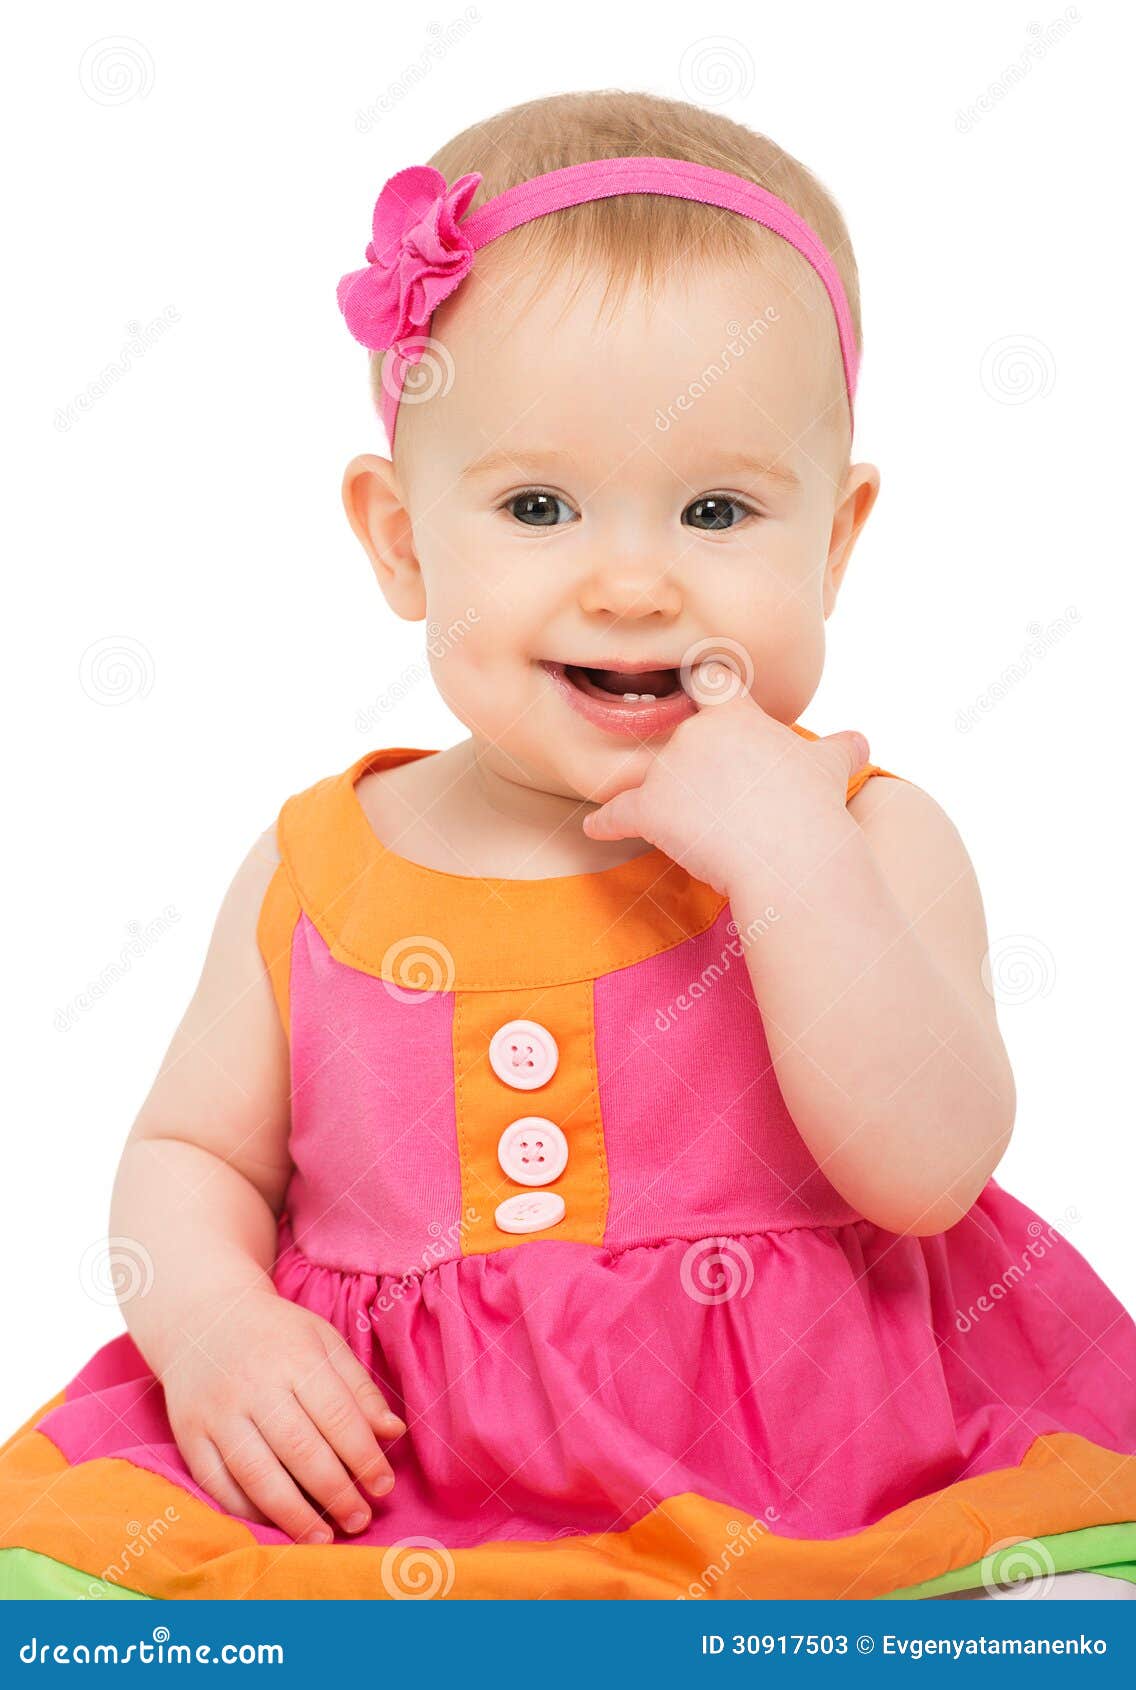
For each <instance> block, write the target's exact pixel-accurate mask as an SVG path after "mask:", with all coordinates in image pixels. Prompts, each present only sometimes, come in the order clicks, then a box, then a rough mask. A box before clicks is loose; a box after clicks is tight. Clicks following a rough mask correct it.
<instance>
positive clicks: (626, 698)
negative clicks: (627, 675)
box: [623, 692, 642, 704]
mask: <svg viewBox="0 0 1136 1690" xmlns="http://www.w3.org/2000/svg"><path fill="white" fill-rule="evenodd" d="M641 697H642V694H641V693H637V692H625V693H624V695H623V702H624V704H638V702H639V700H640V698H641Z"/></svg>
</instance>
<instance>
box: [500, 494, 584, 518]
mask: <svg viewBox="0 0 1136 1690" xmlns="http://www.w3.org/2000/svg"><path fill="white" fill-rule="evenodd" d="M504 508H505V509H506V510H507V511H508V512H509V514H510V516H515V517H516V519H517V521H518V522H524V523H527V524H528V526H529V527H530V528H559V527H561V526H562V525H563V522H565V521H567V522H572V521H574V520H575V516H576V513H575V511H574V510H573V509H572V507H571V505H570V504H568V502H567V500H565V499H562V498H561V497H560V495H559V494H558V493H550V492H548V491H547V489H543V488H540V487H527V488H526V489H525V491H524V492H523V493H514V494H512V496H511V497H510V498H508V499H506V501H505V506H504ZM558 511H564V512H566V513H567V514H566V516H565V517H564V518H563V519H562V518H560V517H559V516H558V514H557V512H558Z"/></svg>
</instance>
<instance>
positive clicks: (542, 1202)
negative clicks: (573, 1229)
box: [493, 1191, 565, 1232]
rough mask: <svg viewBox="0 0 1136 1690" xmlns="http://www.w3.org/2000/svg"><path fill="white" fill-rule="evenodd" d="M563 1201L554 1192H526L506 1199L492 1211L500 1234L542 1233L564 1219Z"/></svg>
mask: <svg viewBox="0 0 1136 1690" xmlns="http://www.w3.org/2000/svg"><path fill="white" fill-rule="evenodd" d="M564 1207H565V1205H564V1199H563V1197H559V1196H558V1195H557V1194H556V1192H555V1191H532V1192H528V1191H526V1192H525V1193H524V1195H523V1196H521V1197H506V1199H505V1201H504V1202H503V1203H498V1205H497V1207H496V1209H495V1210H494V1211H493V1219H494V1220H495V1221H496V1222H497V1225H498V1226H499V1227H500V1229H501V1231H502V1232H543V1231H544V1230H545V1228H546V1227H549V1226H555V1225H556V1224H557V1222H558V1221H562V1220H563V1219H564Z"/></svg>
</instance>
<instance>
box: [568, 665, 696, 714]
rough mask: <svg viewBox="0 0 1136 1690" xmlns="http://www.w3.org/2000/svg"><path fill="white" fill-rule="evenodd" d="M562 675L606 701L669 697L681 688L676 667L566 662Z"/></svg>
mask: <svg viewBox="0 0 1136 1690" xmlns="http://www.w3.org/2000/svg"><path fill="white" fill-rule="evenodd" d="M564 674H565V676H566V677H567V679H568V680H569V681H570V682H571V683H572V685H573V686H574V687H576V688H578V690H579V691H580V692H582V693H586V694H588V695H589V696H590V697H591V698H602V699H606V700H607V701H608V702H609V703H610V702H611V701H612V700H613V699H622V700H623V701H624V702H625V703H627V704H633V703H635V702H637V701H638V700H639V699H646V698H669V697H670V696H671V695H672V693H676V692H679V691H681V683H680V681H679V674H678V670H677V669H585V668H583V667H581V666H580V665H579V664H576V663H566V664H564Z"/></svg>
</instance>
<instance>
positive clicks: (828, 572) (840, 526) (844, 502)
mask: <svg viewBox="0 0 1136 1690" xmlns="http://www.w3.org/2000/svg"><path fill="white" fill-rule="evenodd" d="M879 491H880V472H879V470H878V469H877V468H876V466H875V464H850V465H849V467H848V472H847V474H846V475H845V477H844V482H843V485H842V486H841V489H840V494H839V497H838V498H837V501H836V506H835V509H834V510H833V513H832V532H831V534H830V535H829V541H828V558H827V560H826V562H825V566H824V614H825V617H826V618H827V617H829V616H831V615H832V612H833V609H834V607H835V605H836V595H837V594H838V593H839V591H840V587H841V584H842V582H843V580H844V572H845V570H846V569H847V568H848V563H849V559H850V558H851V556H852V549H853V547H854V546H855V544H856V541H857V540H858V539H859V537H860V534H861V531H862V530H863V527H864V524H865V523H866V522H867V520H868V517H869V516H870V515H871V511H872V507H873V505H874V504H875V502H876V499H877V498H878V496H879Z"/></svg>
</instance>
